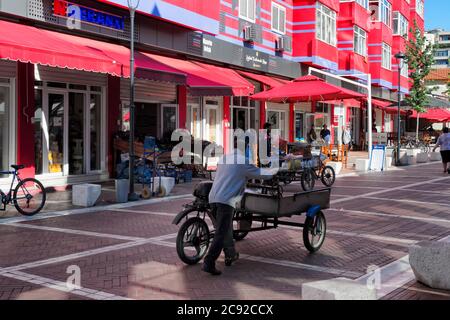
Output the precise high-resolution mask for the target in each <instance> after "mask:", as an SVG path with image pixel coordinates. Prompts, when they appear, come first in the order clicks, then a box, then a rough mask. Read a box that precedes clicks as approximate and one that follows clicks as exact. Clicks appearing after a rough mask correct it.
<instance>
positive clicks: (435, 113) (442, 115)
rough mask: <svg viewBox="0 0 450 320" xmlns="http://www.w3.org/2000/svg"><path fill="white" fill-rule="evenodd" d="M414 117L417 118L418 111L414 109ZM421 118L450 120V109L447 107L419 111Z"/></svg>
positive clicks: (437, 120) (438, 120)
mask: <svg viewBox="0 0 450 320" xmlns="http://www.w3.org/2000/svg"><path fill="white" fill-rule="evenodd" d="M411 117H412V118H417V111H415V110H412V115H411ZM419 118H420V119H426V120H430V121H436V122H447V121H450V111H449V110H447V109H440V108H437V109H428V110H427V111H426V112H424V113H419Z"/></svg>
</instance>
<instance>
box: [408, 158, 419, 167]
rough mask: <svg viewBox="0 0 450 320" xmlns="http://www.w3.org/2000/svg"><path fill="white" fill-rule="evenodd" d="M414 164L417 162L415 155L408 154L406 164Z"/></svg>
mask: <svg viewBox="0 0 450 320" xmlns="http://www.w3.org/2000/svg"><path fill="white" fill-rule="evenodd" d="M414 164H417V159H416V157H415V156H408V165H409V166H411V165H414Z"/></svg>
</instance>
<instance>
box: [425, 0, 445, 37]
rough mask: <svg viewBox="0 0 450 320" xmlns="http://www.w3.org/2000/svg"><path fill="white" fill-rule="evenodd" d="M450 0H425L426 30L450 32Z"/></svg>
mask: <svg viewBox="0 0 450 320" xmlns="http://www.w3.org/2000/svg"><path fill="white" fill-rule="evenodd" d="M449 15H450V0H425V29H426V30H431V29H436V28H441V29H445V30H447V31H450V17H449Z"/></svg>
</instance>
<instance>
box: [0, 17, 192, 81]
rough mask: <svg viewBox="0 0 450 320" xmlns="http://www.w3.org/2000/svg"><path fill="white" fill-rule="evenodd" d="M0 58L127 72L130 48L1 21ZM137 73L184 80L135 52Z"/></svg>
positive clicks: (172, 70)
mask: <svg viewBox="0 0 450 320" xmlns="http://www.w3.org/2000/svg"><path fill="white" fill-rule="evenodd" d="M0 30H2V32H1V33H0V59H8V60H13V61H21V62H30V63H34V64H40V65H45V66H51V67H58V68H67V69H75V70H80V71H90V72H98V73H107V74H111V75H114V76H119V77H129V76H130V63H129V60H130V50H129V49H128V48H126V47H123V46H120V45H116V44H111V43H107V42H102V41H97V40H92V39H88V38H82V37H77V36H72V35H67V34H63V33H59V32H54V31H49V30H44V29H39V28H35V27H31V26H26V25H21V24H17V23H12V22H8V21H0ZM135 62H136V64H135V65H136V68H135V69H136V76H137V77H142V78H146V79H150V80H157V81H169V82H175V83H185V81H186V80H185V79H186V75H185V74H183V73H180V72H179V70H176V69H173V68H171V67H169V66H166V65H164V64H161V63H158V62H157V61H156V60H152V59H150V58H148V57H145V56H143V55H142V54H140V53H136V56H135Z"/></svg>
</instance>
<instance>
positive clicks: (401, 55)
mask: <svg viewBox="0 0 450 320" xmlns="http://www.w3.org/2000/svg"><path fill="white" fill-rule="evenodd" d="M395 58H396V59H397V63H398V91H397V94H398V95H397V97H398V100H397V103H398V104H397V108H398V110H397V131H398V132H397V157H396V159H395V164H396V165H397V166H400V143H401V138H402V135H401V130H400V125H401V121H400V106H401V100H402V92H401V85H400V80H401V72H402V68H403V65H402V63H403V60H404V59H405V58H406V56H405V54H404V53H402V52H399V53H397V54H396V55H395Z"/></svg>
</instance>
